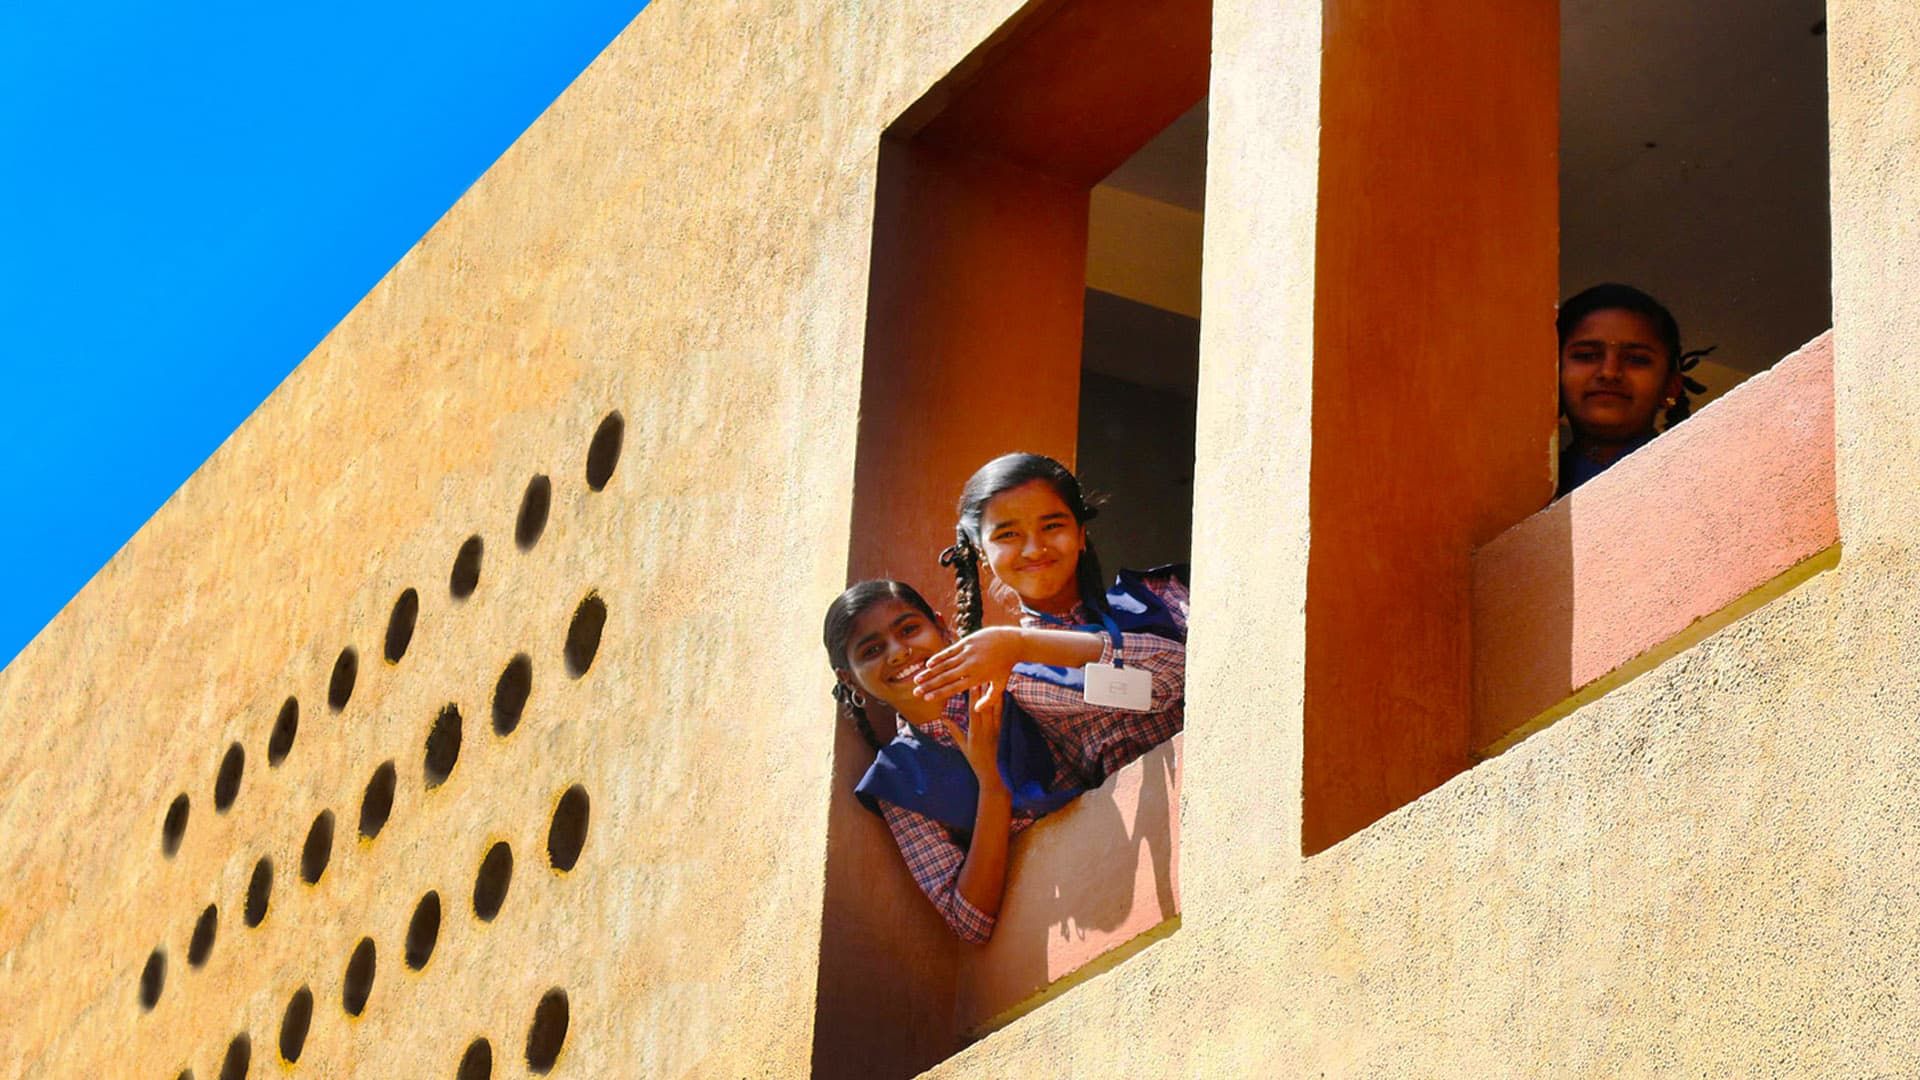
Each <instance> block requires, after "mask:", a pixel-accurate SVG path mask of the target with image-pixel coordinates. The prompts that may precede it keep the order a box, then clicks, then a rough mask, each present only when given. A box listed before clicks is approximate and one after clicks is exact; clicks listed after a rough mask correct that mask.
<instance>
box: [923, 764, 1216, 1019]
mask: <svg viewBox="0 0 1920 1080" xmlns="http://www.w3.org/2000/svg"><path fill="white" fill-rule="evenodd" d="M1180 748H1181V739H1180V737H1178V736H1176V737H1175V738H1174V739H1173V740H1172V741H1170V742H1168V743H1165V744H1163V745H1161V746H1159V747H1156V748H1155V749H1154V750H1152V751H1151V752H1149V753H1147V754H1146V755H1144V756H1142V757H1141V758H1140V759H1139V760H1138V761H1135V762H1133V763H1132V764H1130V765H1128V766H1126V767H1125V768H1123V769H1121V770H1120V771H1119V772H1117V773H1115V774H1114V775H1113V776H1112V777H1110V778H1108V780H1107V782H1106V783H1105V784H1103V785H1101V786H1100V787H1099V788H1098V789H1096V790H1094V791H1090V792H1088V793H1086V794H1085V795H1082V796H1081V797H1080V798H1079V799H1076V800H1075V801H1074V802H1073V803H1072V804H1070V805H1069V806H1068V807H1066V808H1065V809H1063V810H1061V811H1059V812H1058V813H1055V814H1053V815H1051V816H1050V817H1048V818H1046V819H1045V820H1043V821H1041V822H1039V823H1037V824H1036V825H1034V826H1033V827H1032V828H1031V829H1028V830H1027V832H1026V833H1025V834H1023V835H1022V836H1021V837H1020V839H1019V840H1018V841H1017V842H1016V846H1015V851H1014V853H1013V858H1012V860H1011V862H1010V865H1009V866H1008V870H1007V892H1006V897H1005V899H1004V900H1003V902H1002V904H1001V910H1000V922H999V926H998V927H997V928H996V929H995V930H994V934H993V938H992V940H991V941H989V942H988V943H987V944H986V945H984V946H981V947H980V948H978V949H972V950H965V951H963V955H962V957H961V962H960V974H959V981H958V986H957V989H956V994H955V1000H954V1020H955V1027H956V1028H957V1029H958V1030H959V1031H961V1032H964V1033H966V1034H968V1035H974V1036H977V1035H980V1034H984V1033H985V1032H986V1031H989V1030H992V1029H993V1028H996V1027H999V1026H1001V1025H1003V1024H1005V1023H1007V1022H1009V1021H1011V1020H1013V1019H1015V1018H1016V1017H1018V1016H1020V1015H1021V1014H1023V1013H1025V1012H1026V1011H1028V1010H1029V1009H1031V1008H1033V1007H1034V1006H1036V1005H1038V1004H1040V1003H1041V1002H1043V1001H1045V1000H1047V999H1048V998H1051V997H1053V996H1054V995H1056V994H1059V993H1060V992H1062V991H1064V990H1066V989H1067V988H1069V987H1071V986H1074V985H1077V984H1078V983H1079V982H1081V981H1083V980H1084V979H1086V978H1088V977H1091V976H1092V975H1094V974H1097V973H1098V972H1100V971H1104V970H1106V968H1107V967H1108V966H1110V965H1111V964H1112V963H1114V962H1117V961H1119V960H1120V959H1124V958H1125V957H1126V956H1129V955H1132V953H1133V952H1134V951H1137V950H1138V949H1139V948H1143V947H1145V946H1146V945H1147V944H1149V943H1151V942H1152V941H1155V940H1157V939H1158V935H1155V934H1152V933H1150V931H1153V930H1154V929H1155V928H1157V927H1162V926H1168V928H1169V929H1171V926H1170V925H1169V922H1170V920H1173V919H1175V918H1176V917H1177V916H1178V914H1179V905H1180V901H1179V893H1180V887H1179V843H1180V828H1179V804H1180Z"/></svg>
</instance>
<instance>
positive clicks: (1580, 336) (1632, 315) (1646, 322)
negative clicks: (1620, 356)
mask: <svg viewBox="0 0 1920 1080" xmlns="http://www.w3.org/2000/svg"><path fill="white" fill-rule="evenodd" d="M1596 338H1597V339H1599V340H1602V341H1617V342H1638V343H1640V344H1644V345H1651V346H1655V347H1657V346H1659V344H1660V333H1659V331H1657V330H1656V329H1654V325H1653V320H1652V319H1649V318H1647V317H1646V316H1645V315H1642V314H1640V313H1639V312H1637V311H1628V310H1626V309H1625V308H1601V309H1600V310H1599V311H1595V312H1591V313H1589V314H1588V315H1587V317H1586V318H1584V319H1581V320H1580V322H1579V324H1578V325H1576V326H1575V327H1574V328H1573V332H1572V333H1570V334H1568V335H1567V343H1568V344H1569V345H1571V344H1572V343H1574V342H1576V341H1582V340H1593V339H1596Z"/></svg>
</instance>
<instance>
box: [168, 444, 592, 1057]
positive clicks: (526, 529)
mask: <svg viewBox="0 0 1920 1080" xmlns="http://www.w3.org/2000/svg"><path fill="white" fill-rule="evenodd" d="M624 429H625V422H624V420H623V419H622V418H621V416H620V414H619V413H618V412H614V413H610V414H609V415H608V416H607V417H606V418H605V419H603V420H602V421H601V423H600V426H599V428H598V429H597V430H596V431H595V432H594V436H593V440H592V442H591V444H590V445H589V447H588V450H587V486H588V487H589V488H590V489H591V490H593V491H600V490H602V489H604V488H605V487H606V484H607V482H608V481H609V480H610V479H611V478H612V475H613V470H614V467H615V465H616V464H617V463H618V461H619V456H620V449H621V443H622V439H623V436H624ZM551 502H552V482H551V481H549V480H548V479H547V477H546V476H544V475H536V476H535V477H534V478H533V479H532V480H531V481H530V482H529V483H528V485H527V490H526V492H525V494H524V495H523V496H522V498H521V505H520V513H519V514H518V516H517V518H516V520H515V523H514V542H515V544H516V545H517V546H518V547H519V548H520V549H521V550H522V551H526V550H530V549H531V548H532V547H533V546H534V545H535V544H536V543H537V542H538V541H539V539H540V535H541V533H542V532H544V531H545V528H546V522H547V516H548V512H549V509H550V506H551ZM483 550H484V547H483V544H482V541H481V539H480V537H479V536H478V535H474V536H470V537H468V538H467V540H466V541H465V542H464V543H462V544H461V546H460V549H459V551H458V552H456V553H455V556H454V565H453V570H452V572H451V573H450V574H449V576H448V591H449V592H450V593H451V594H452V596H453V597H454V599H456V600H465V599H466V598H467V597H469V596H471V595H472V594H473V592H474V590H475V589H476V588H477V587H478V585H479V578H480V562H481V557H482V554H483ZM419 610H420V597H419V593H417V592H416V591H415V590H413V589H411V588H409V589H407V590H405V591H403V592H402V593H401V594H400V596H399V598H398V599H396V600H395V602H394V609H393V613H392V614H391V615H390V616H389V618H388V623H387V634H386V641H385V648H384V652H385V655H386V659H387V661H388V663H398V662H399V661H400V660H401V658H403V657H404V656H405V655H406V652H407V649H408V647H409V646H410V644H411V642H412V639H413V631H414V626H415V623H416V621H417V619H418V616H419ZM605 623H606V605H605V602H604V601H602V600H601V599H600V598H599V596H598V595H597V594H595V593H591V592H589V593H588V594H587V596H586V598H585V599H583V600H582V601H581V603H580V605H579V607H577V608H576V609H575V611H574V615H573V619H572V620H571V622H570V623H569V626H568V629H567V641H566V645H565V647H564V650H563V655H564V658H565V662H566V668H567V672H568V675H569V676H570V677H571V678H575V679H578V678H580V677H581V676H582V675H584V674H586V671H587V669H588V668H589V667H591V666H592V663H593V659H594V654H595V653H596V652H597V650H598V648H599V644H600V635H601V632H602V630H603V628H604V626H605ZM358 670H359V658H358V654H357V653H356V652H355V651H354V650H353V648H352V647H351V646H349V647H348V648H346V649H343V650H341V653H340V656H339V658H338V659H336V660H335V662H334V669H333V672H332V675H331V677H330V678H329V680H328V686H327V704H328V706H329V707H330V708H331V709H332V710H333V711H334V712H340V711H342V710H344V709H345V708H346V705H347V703H348V701H349V700H350V699H351V697H352V694H353V689H354V683H355V682H356V680H357V676H358ZM531 682H532V660H531V658H529V657H528V656H527V655H526V654H524V653H521V654H517V655H516V656H515V657H514V658H513V659H512V660H510V661H508V664H507V667H506V669H505V670H504V671H502V672H501V676H500V680H499V682H498V683H497V684H496V685H495V688H494V730H495V732H496V733H497V734H500V735H502V736H504V735H507V734H510V733H511V732H512V731H513V730H514V728H515V727H516V726H518V723H519V717H520V713H521V711H522V709H523V708H524V707H525V704H526V699H527V696H528V694H529V692H530V691H531ZM298 726H299V702H298V701H297V699H295V698H293V697H289V698H288V699H287V700H286V702H285V703H284V704H283V705H282V706H281V710H280V714H279V716H278V717H277V718H276V720H275V724H274V729H273V732H272V734H271V735H270V736H269V738H268V742H267V762H268V765H269V766H271V767H278V766H279V765H280V763H281V762H282V761H284V760H285V758H286V756H287V754H288V753H289V752H290V751H291V750H292V746H293V740H294V737H295V734H296V732H297V730H298ZM460 727H461V721H460V714H459V710H458V709H457V708H456V707H455V706H453V705H451V704H449V705H447V706H446V707H444V708H443V709H442V710H441V712H440V714H439V716H438V717H436V719H435V722H434V727H433V730H432V732H431V733H430V734H429V735H428V739H427V747H426V760H425V763H424V764H425V774H426V785H427V787H428V788H429V789H432V788H434V787H437V786H439V784H440V783H442V782H444V781H445V780H446V778H447V777H448V776H449V775H450V774H451V773H452V770H453V766H454V764H455V762H457V760H458V758H459V748H460ZM245 760H246V752H245V750H244V748H243V747H242V746H241V745H240V744H239V743H237V742H236V743H234V744H233V745H231V746H230V747H229V748H228V751H227V754H226V755H225V757H224V758H223V759H222V761H221V766H220V771H219V773H218V774H217V775H216V777H215V781H214V808H215V810H216V811H217V812H220V813H225V812H226V811H227V809H228V808H229V807H231V805H232V804H233V801H234V799H235V798H236V797H237V796H238V794H239V786H240V778H241V773H242V771H243V770H244V767H245ZM393 782H394V775H393V763H392V762H391V761H388V762H387V763H385V764H384V765H382V766H381V768H380V769H379V770H376V772H375V775H374V778H373V780H372V781H370V782H369V784H368V790H367V793H366V795H365V796H363V799H362V805H361V832H362V835H364V836H367V837H368V838H371V837H372V836H374V835H376V834H377V833H378V832H379V830H380V827H381V825H382V824H384V822H385V820H386V816H387V814H388V812H389V811H390V809H391V806H392V795H393ZM576 796H577V798H576ZM370 807H375V808H376V809H374V812H373V814H372V815H371V816H370V814H369V810H370ZM188 811H189V802H188V799H187V796H186V794H185V793H184V792H183V793H181V794H180V795H179V796H177V797H176V798H175V799H174V801H173V803H172V804H171V805H170V806H169V807H168V810H167V814H166V817H165V819H164V821H163V822H162V826H161V847H162V850H163V851H164V852H165V854H166V855H167V856H168V857H169V858H171V857H172V856H173V855H174V853H175V852H176V851H178V849H179V846H180V843H181V840H182V839H183V837H184V834H185V831H186V823H187V817H188ZM586 813H587V797H586V792H585V790H584V789H583V788H581V787H580V786H579V785H577V784H576V785H574V786H573V787H572V788H570V789H568V791H567V792H566V794H565V795H563V796H562V799H561V803H560V805H559V806H558V807H557V808H556V810H555V813H554V819H553V822H552V824H551V826H550V827H549V831H548V839H547V849H548V857H549V861H550V862H551V863H552V864H553V865H554V867H555V869H557V870H561V871H563V872H564V871H566V870H570V869H571V868H572V866H573V864H574V862H575V861H577V859H578V858H579V852H580V847H581V846H582V845H583V844H584V843H585V829H586ZM374 819H377V820H374ZM370 823H371V831H369V825H370ZM563 823H566V824H568V825H569V826H571V825H577V831H574V832H571V833H567V834H564V835H563V833H562V829H563ZM332 839H333V814H332V811H330V810H329V811H322V812H321V814H320V816H319V817H318V818H316V819H315V821H314V824H313V826H312V827H311V828H310V829H309V830H308V836H307V842H306V844H305V846H304V848H303V850H302V856H301V863H302V866H301V877H302V879H303V880H305V881H307V882H308V883H309V884H313V883H316V882H318V880H319V878H320V876H321V874H323V873H324V872H325V869H326V863H327V860H328V858H329V857H330V853H331V849H332ZM556 839H558V846H557V847H556ZM563 862H564V864H565V865H562V863H563ZM511 875H512V851H511V849H510V848H508V846H507V845H506V844H505V843H504V842H503V843H498V844H495V845H494V846H493V847H492V848H490V849H489V850H488V853H487V856H486V858H485V859H484V860H483V861H482V865H481V869H480V875H479V877H478V879H477V880H476V881H475V885H474V911H475V914H476V915H478V916H479V917H480V918H481V919H482V920H483V921H490V920H491V919H492V918H493V917H494V915H496V914H498V911H499V906H500V904H501V903H503V902H504V900H505V891H506V884H507V881H508V880H509V879H510V878H511ZM490 882H497V891H496V886H495V885H490V884H489V883H490ZM271 887H272V863H271V861H270V860H268V859H265V858H262V859H261V860H260V862H259V863H257V864H255V867H254V873H253V877H252V879H251V881H250V882H249V884H248V896H247V904H246V909H245V918H246V920H247V925H248V926H250V927H253V926H258V925H259V924H260V922H261V921H263V920H264V919H265V918H266V907H267V896H268V893H269V892H270V890H271ZM429 900H431V901H432V907H431V919H430V929H426V927H427V926H428V921H427V920H424V919H423V913H425V912H426V911H427V907H428V901H429ZM217 914H218V909H217V906H216V905H213V904H209V905H208V906H207V908H206V910H205V911H203V912H202V913H201V916H200V918H199V920H197V921H196V923H195V926H194V933H193V937H192V939H191V940H190V941H189V943H188V963H189V965H191V966H193V967H199V966H200V965H201V964H203V963H205V961H206V957H207V954H208V953H210V952H211V951H212V947H213V935H214V930H215V923H216V920H217ZM438 929H439V895H438V894H437V893H433V892H429V893H428V894H427V896H426V897H423V898H422V899H421V903H420V905H419V907H417V908H416V910H415V914H414V919H413V921H412V923H411V924H410V925H409V929H408V963H409V966H410V967H413V968H414V969H415V970H418V969H419V968H421V967H424V966H425V964H426V960H427V957H428V956H430V955H431V953H432V948H433V941H432V938H434V937H437V934H438ZM422 932H425V933H427V934H428V935H429V937H428V940H427V941H426V942H425V945H424V952H421V951H420V946H419V945H418V944H417V943H416V935H417V934H419V933H422ZM372 944H373V943H372V940H371V939H362V942H361V946H362V948H360V949H356V950H355V955H354V960H353V961H350V962H349V982H350V983H351V981H352V973H353V970H354V967H355V964H356V962H358V961H360V959H361V956H362V953H363V951H364V952H365V954H366V960H365V963H364V965H362V966H364V967H365V969H366V980H367V984H368V985H367V992H371V978H372V972H371V966H372ZM416 955H417V957H418V961H419V962H418V963H414V962H413V961H414V959H415V958H416ZM164 980H165V952H164V949H158V948H157V949H155V950H154V952H153V954H152V955H150V956H149V957H148V961H147V966H146V968H145V969H144V970H143V971H142V974H141V996H142V1004H143V1005H144V1006H145V1007H146V1008H148V1009H151V1008H152V1007H153V1005H154V1003H155V1002H157V1000H158V997H159V992H160V987H161V986H162V985H163V984H164ZM150 986H151V991H150V992H149V987H150ZM303 992H304V988H303ZM553 993H560V992H559V991H554V992H553ZM552 996H553V994H552V993H550V994H549V995H548V997H549V998H551V997H552ZM297 997H298V995H296V998H297ZM560 998H561V1002H560V1007H561V1011H562V1018H561V1033H562V1036H564V1030H565V1019H564V1010H565V995H564V993H562V994H561V995H560ZM350 1000H351V991H350V990H349V991H347V992H344V993H343V1005H346V1004H347V1003H348V1002H349V1001H350ZM546 1004H547V1002H546V1000H545V999H543V1001H542V1007H543V1008H544V1007H545V1006H546ZM364 1005H365V1000H364V995H363V996H362V998H361V1001H360V1007H362V1008H364ZM289 1009H290V1011H291V1010H292V1005H291V1003H290V1005H289ZM349 1011H350V1012H352V1013H353V1014H354V1015H358V1012H359V1010H358V1009H357V1008H352V1007H349ZM307 1014H308V1015H309V1016H310V1014H311V995H310V994H309V995H308V1009H307ZM539 1026H540V1025H539V1016H538V1014H536V1024H535V1029H536V1033H537V1031H538V1029H539ZM301 1031H302V1034H301V1041H304V1023H303V1024H302V1026H301ZM533 1034H534V1033H530V1035H529V1044H528V1045H529V1050H528V1060H529V1063H530V1064H532V1062H533V1060H534V1051H533V1046H534V1041H533ZM245 1039H246V1036H244V1035H242V1036H240V1037H239V1039H237V1040H236V1045H240V1044H241V1043H242V1041H244V1040H245ZM284 1041H285V1032H284V1031H283V1043H284ZM484 1044H485V1040H484V1039H481V1040H478V1041H477V1042H476V1043H475V1046H474V1047H471V1048H469V1051H468V1054H467V1058H466V1059H463V1061H462V1065H461V1070H462V1071H461V1075H462V1076H466V1075H467V1073H468V1071H469V1061H468V1059H473V1058H474V1056H475V1054H474V1051H475V1050H479V1049H486V1061H487V1067H488V1068H489V1069H490V1068H491V1060H492V1054H491V1050H490V1048H485V1047H484ZM557 1051H558V1047H557V1045H556V1046H555V1052H556V1053H557ZM248 1053H249V1054H250V1050H249V1051H248ZM232 1056H233V1054H232V1052H231V1049H230V1052H229V1058H232ZM244 1056H245V1055H243V1063H242V1065H241V1069H242V1072H243V1073H244V1069H245V1065H244ZM294 1056H295V1057H297V1056H298V1052H297V1050H296V1052H295V1055H294ZM289 1060H292V1059H291V1058H290V1059H289ZM549 1064H551V1062H550V1061H549ZM536 1071H541V1072H544V1071H545V1070H544V1069H538V1070H536ZM225 1074H226V1070H224V1069H223V1071H222V1075H223V1076H224V1075H225Z"/></svg>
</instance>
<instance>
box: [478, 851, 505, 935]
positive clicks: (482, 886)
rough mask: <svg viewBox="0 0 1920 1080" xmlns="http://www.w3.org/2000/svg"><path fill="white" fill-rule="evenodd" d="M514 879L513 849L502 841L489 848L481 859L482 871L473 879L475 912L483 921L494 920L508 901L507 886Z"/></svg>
mask: <svg viewBox="0 0 1920 1080" xmlns="http://www.w3.org/2000/svg"><path fill="white" fill-rule="evenodd" d="M512 881H513V849H512V848H511V847H508V846H507V842H506V841H504V840H502V841H501V842H499V843H497V844H495V845H493V846H492V847H490V848H488V849H487V855H486V858H484V859H481V860H480V873H478V874H477V875H475V876H474V879H473V913H474V914H475V915H478V916H479V917H480V921H481V922H492V921H493V917H494V916H495V915H498V914H500V905H501V904H504V903H506V900H507V886H508V885H509V884H510V883H511V882H512Z"/></svg>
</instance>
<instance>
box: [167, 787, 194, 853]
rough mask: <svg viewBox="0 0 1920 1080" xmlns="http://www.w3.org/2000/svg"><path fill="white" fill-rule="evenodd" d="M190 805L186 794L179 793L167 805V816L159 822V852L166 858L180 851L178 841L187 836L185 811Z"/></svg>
mask: <svg viewBox="0 0 1920 1080" xmlns="http://www.w3.org/2000/svg"><path fill="white" fill-rule="evenodd" d="M189 806H190V804H189V803H188V801H187V793H186V792H184V791H183V792H181V793H180V794H178V795H175V796H174V797H173V802H171V803H168V804H167V816H166V817H165V818H164V819H162V820H161V822H160V851H161V853H162V854H164V855H166V857H167V858H169V859H171V858H173V853H174V852H176V851H179V850H180V840H181V838H182V837H184V836H186V835H187V810H188V808H189Z"/></svg>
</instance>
